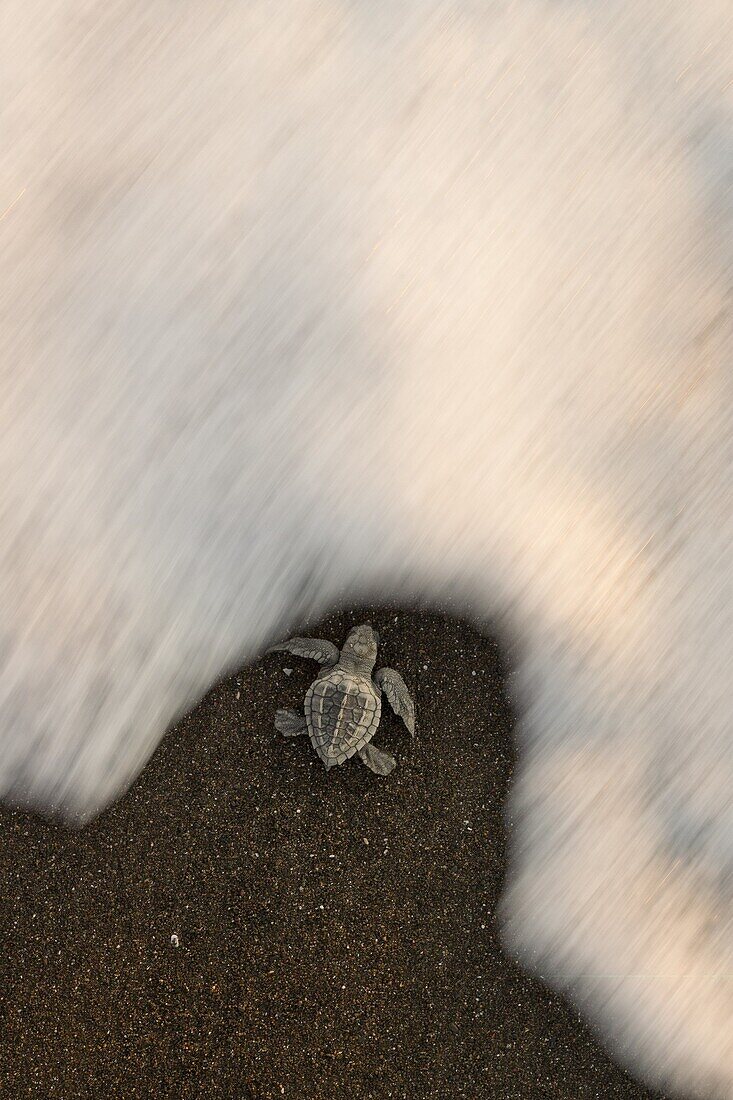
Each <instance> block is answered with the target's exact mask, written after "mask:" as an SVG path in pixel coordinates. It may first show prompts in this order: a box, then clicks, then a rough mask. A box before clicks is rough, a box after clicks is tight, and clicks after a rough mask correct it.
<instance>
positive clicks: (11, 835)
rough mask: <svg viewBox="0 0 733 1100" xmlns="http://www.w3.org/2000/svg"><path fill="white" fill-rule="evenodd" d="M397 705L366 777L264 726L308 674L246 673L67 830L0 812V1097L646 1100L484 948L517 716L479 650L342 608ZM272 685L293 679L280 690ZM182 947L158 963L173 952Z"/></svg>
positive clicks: (430, 628)
mask: <svg viewBox="0 0 733 1100" xmlns="http://www.w3.org/2000/svg"><path fill="white" fill-rule="evenodd" d="M364 619H370V620H371V622H372V623H373V624H374V626H375V627H376V628H377V629H378V630H379V631H380V633H381V638H382V645H381V648H380V661H379V663H380V664H392V665H394V666H395V667H396V668H398V669H399V670H400V671H401V672H402V673H403V675H404V677H405V679H406V680H407V682H408V684H409V686H410V687H411V688H412V689H413V691H414V694H415V696H416V701H417V715H418V732H417V736H416V738H415V739H414V741H412V742H411V741H410V738H409V735H408V734H407V732H406V730H405V729H404V727H403V726H402V724H401V723H400V722H399V721H398V720H397V719H396V718H395V717H394V716H393V715H392V713H391V711H389V709H388V708H387V712H386V713H385V714H384V717H383V719H382V724H381V727H380V731H379V735H378V738H377V739H375V740H376V743H377V744H378V745H379V746H380V747H383V748H385V749H388V750H389V751H391V752H392V753H394V755H395V756H396V757H397V758H398V761H399V767H398V769H397V770H396V771H395V772H394V774H393V775H392V776H390V777H389V778H386V779H380V778H378V777H375V776H373V775H372V774H371V773H370V772H368V771H367V770H366V769H365V768H364V767H363V765H361V764H360V763H359V762H358V761H356V760H355V761H352V762H351V763H349V764H346V765H345V766H344V767H342V768H337V769H334V770H333V771H332V772H331V773H330V774H326V772H325V770H324V769H323V767H322V765H321V764H320V763H319V762H318V760H317V758H316V757H315V755H314V754H313V752H312V751H311V749H310V746H309V743H308V742H307V740H305V739H300V738H298V739H294V740H291V741H287V740H284V739H283V738H281V737H280V736H279V735H278V734H276V732H275V730H274V728H273V724H272V723H273V715H274V712H275V710H276V709H277V707H279V706H293V707H297V706H299V705H300V703H301V702H302V699H303V696H304V694H305V691H306V688H307V686H308V684H309V683H310V681H311V679H312V678H313V675H314V672H315V670H316V666H314V665H313V664H312V663H311V662H306V661H301V660H298V659H297V658H294V657H290V656H289V655H287V654H276V655H272V656H268V657H266V658H264V659H263V660H262V661H261V662H260V663H259V664H258V665H256V666H253V667H251V668H248V669H246V670H245V671H244V672H242V673H241V674H240V675H239V676H238V677H234V678H232V679H230V680H228V681H226V682H224V683H222V684H220V685H218V686H217V687H216V688H215V689H214V690H212V691H211V692H210V694H209V695H208V696H207V697H206V699H204V701H203V702H202V703H201V705H200V706H199V707H198V709H197V710H196V711H195V712H194V713H193V714H192V715H191V716H190V717H188V718H186V719H185V720H184V721H182V722H181V723H180V724H179V725H178V726H177V727H176V729H174V730H172V731H171V732H170V733H169V735H168V736H167V737H166V739H165V741H164V743H163V744H162V745H161V747H160V748H159V750H158V752H157V753H156V755H155V757H154V758H153V760H152V762H151V763H150V765H149V766H148V767H147V769H146V770H145V772H144V774H143V776H142V777H141V779H140V780H139V782H138V783H137V784H136V786H135V787H134V789H133V790H132V791H131V792H130V793H129V794H128V795H127V796H126V797H125V798H123V799H122V800H121V801H120V802H119V803H118V804H117V805H116V806H114V807H113V808H112V809H111V810H109V811H108V812H107V813H105V814H104V815H103V816H102V817H101V818H100V819H99V820H98V821H97V822H95V823H94V824H92V825H91V826H88V827H87V828H86V829H84V830H83V831H81V832H77V833H74V832H71V831H67V830H64V829H60V828H59V827H55V826H52V825H49V824H47V823H45V822H43V821H41V820H39V819H38V818H36V817H33V816H31V815H27V814H23V813H19V812H10V811H7V810H6V811H2V812H0V827H1V828H2V854H1V856H0V891H1V894H0V897H1V899H2V910H1V916H0V936H1V937H2V939H1V940H0V944H1V945H2V960H1V962H0V1096H2V1097H3V1100H15V1098H16V1097H18V1098H20V1097H29V1098H30V1097H32V1098H39V1100H41V1098H42V1100H46V1098H48V1100H51V1098H64V1100H67V1098H69V1100H71V1098H74V1100H75V1098H77V1097H80V1098H81V1097H84V1098H86V1097H89V1098H96V1097H100V1098H102V1097H105V1098H107V1097H108V1098H113V1100H114V1098H124V1100H128V1098H136V1097H140V1098H144V1100H155V1098H166V1100H167V1098H171V1100H174V1098H175V1100H183V1098H188V1097H191V1098H194V1097H195V1098H199V1097H201V1098H207V1100H209V1098H211V1100H216V1098H222V1100H224V1098H225V1100H253V1098H256V1100H270V1098H273V1100H279V1098H280V1097H283V1096H284V1097H291V1098H296V1100H321V1098H324V1100H325V1098H328V1100H331V1098H342V1097H343V1098H352V1097H354V1098H359V1100H361V1098H365V1100H368V1098H374V1100H382V1098H387V1097H395V1098H406V1100H407V1098H410V1100H433V1098H435V1100H438V1098H440V1100H444V1098H458V1097H466V1098H470V1100H482V1098H494V1097H496V1098H501V1100H504V1098H506V1100H514V1098H516V1100H525V1098H526V1100H535V1098H540V1097H553V1098H558V1097H561V1098H565V1097H567V1098H568V1100H584V1098H595V1097H598V1098H603V1100H616V1098H628V1100H632V1098H633V1100H637V1098H642V1097H647V1098H648V1097H652V1096H654V1095H657V1094H653V1093H650V1092H649V1091H647V1090H646V1089H644V1088H642V1087H641V1086H640V1085H639V1084H638V1083H636V1082H634V1081H633V1080H632V1079H631V1078H630V1077H628V1076H627V1075H626V1074H625V1073H624V1072H623V1071H622V1070H621V1069H620V1068H618V1067H617V1066H616V1065H615V1064H614V1063H613V1062H612V1061H611V1060H610V1059H609V1057H608V1055H607V1054H605V1053H604V1051H603V1050H602V1048H601V1047H600V1045H599V1044H598V1043H597V1042H596V1041H595V1039H594V1038H593V1036H592V1034H591V1033H590V1031H589V1030H588V1029H587V1028H586V1027H585V1026H584V1025H583V1024H582V1023H581V1022H580V1020H579V1019H578V1017H577V1015H576V1014H575V1012H574V1011H573V1009H572V1008H571V1007H569V1005H568V1004H567V1003H566V1002H564V1001H563V1000H562V999H561V998H559V997H557V996H555V995H554V994H552V993H550V992H549V991H548V990H546V989H545V988H544V987H543V986H542V985H541V984H540V983H539V982H537V981H534V980H533V979H531V978H529V977H527V976H526V975H525V974H523V973H522V971H520V970H519V968H518V967H516V966H515V965H514V964H513V963H511V962H510V961H508V960H507V959H506V958H505V957H504V956H503V954H502V952H501V950H500V948H499V946H498V943H497V937H496V933H495V930H494V926H493V923H492V913H493V911H494V908H495V905H496V902H497V898H498V897H499V893H500V889H501V884H502V880H503V876H504V873H505V853H504V838H505V832H504V822H503V819H502V806H503V803H504V799H505V796H506V793H507V789H508V784H509V782H510V779H511V774H512V766H513V753H514V747H513V742H512V716H511V713H510V709H509V706H508V704H507V702H506V699H505V696H504V683H505V676H504V670H503V669H502V667H501V662H500V658H499V654H498V649H497V646H496V644H495V643H493V642H492V641H491V640H488V639H485V638H481V637H479V636H478V635H477V634H475V633H474V632H473V631H471V630H470V629H468V628H467V627H466V626H465V625H463V624H461V623H459V622H456V621H455V620H444V619H442V618H441V617H440V616H438V615H426V614H424V613H420V614H413V615H410V614H405V613H403V612H397V611H389V610H384V609H381V610H375V609H366V610H364V609H362V610H360V611H354V612H351V613H350V614H348V615H336V616H333V617H331V618H330V619H329V620H327V621H326V622H325V623H322V624H319V627H318V628H316V629H311V630H310V631H309V632H310V633H316V632H317V633H320V634H322V635H323V636H326V637H329V638H331V639H333V640H334V641H336V642H337V644H338V643H339V642H340V641H341V639H342V638H343V636H344V635H345V633H346V631H347V628H348V627H349V626H351V625H353V624H354V623H355V622H358V621H363V620H364ZM283 668H292V669H293V672H292V674H291V675H289V676H287V675H286V674H285V673H284V672H283ZM174 934H175V935H176V936H178V938H179V946H178V947H174V946H172V945H171V936H172V935H174Z"/></svg>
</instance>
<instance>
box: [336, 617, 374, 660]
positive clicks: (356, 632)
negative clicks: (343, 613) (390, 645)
mask: <svg viewBox="0 0 733 1100" xmlns="http://www.w3.org/2000/svg"><path fill="white" fill-rule="evenodd" d="M378 645H379V635H378V634H377V632H376V630H374V629H373V628H372V624H371V623H362V625H361V626H355V627H354V629H353V630H352V631H350V632H349V636H348V638H347V639H346V641H345V642H344V645H343V649H342V650H341V654H342V656H344V655H346V654H349V656H353V657H356V658H357V660H359V661H364V662H367V663H371V664H372V665H373V664H374V662H375V661H376V659H377V646H378Z"/></svg>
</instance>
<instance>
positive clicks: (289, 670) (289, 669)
mask: <svg viewBox="0 0 733 1100" xmlns="http://www.w3.org/2000/svg"><path fill="white" fill-rule="evenodd" d="M283 672H284V673H285V675H286V676H292V673H293V670H292V668H284V669H283Z"/></svg>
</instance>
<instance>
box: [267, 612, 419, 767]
mask: <svg viewBox="0 0 733 1100" xmlns="http://www.w3.org/2000/svg"><path fill="white" fill-rule="evenodd" d="M378 645H379V635H378V634H377V632H376V630H373V629H372V626H371V624H370V623H364V624H363V625H362V626H355V627H354V629H353V630H352V631H351V632H350V633H349V636H348V638H347V639H346V641H345V642H344V644H343V647H342V648H341V651H340V652H339V650H338V649H337V648H336V646H335V645H334V644H333V643H332V642H326V641H322V640H321V639H320V638H291V639H290V641H288V642H281V643H280V645H274V646H270V648H269V649H268V650H267V652H268V653H277V652H287V653H293V654H294V655H295V656H296V657H310V658H312V659H313V660H314V661H318V662H319V663H320V665H321V670H320V672H319V673H318V676H317V677H316V679H315V680H314V681H313V683H312V684H311V686H310V687H309V688H308V691H307V693H306V697H305V714H298V713H297V712H296V711H294V710H279V711H277V713H276V715H275V729H277V730H278V731H279V732H280V733H282V734H283V735H284V736H285V737H299V736H300V735H301V734H306V733H307V734H308V735H309V737H310V739H311V744H312V745H313V748H314V749H315V750H316V752H317V753H318V756H319V757H320V759H321V760H322V761H323V763H324V764H325V766H326V769H327V770H328V769H329V768H332V767H333V766H334V765H335V764H343V763H344V761H346V760H348V759H349V758H350V757H351V756H353V755H354V753H358V754H359V756H360V757H361V759H362V760H363V762H364V763H365V764H366V766H367V767H368V768H371V770H372V771H373V772H376V773H377V775H389V773H390V772H391V771H392V769H393V768H394V767H395V766H396V764H397V761H396V760H395V758H394V757H393V756H390V754H389V753H388V752H382V751H380V750H379V749H378V748H376V747H375V746H374V745H372V743H371V740H372V737H373V736H374V734H375V732H376V729H377V726H378V725H379V718H380V715H381V712H382V698H381V697H382V692H384V694H385V695H386V696H387V699H388V700H389V702H390V704H391V706H392V709H393V710H394V712H395V714H397V715H399V717H400V718H401V719H402V721H403V722H404V723H405V725H406V726H407V728H408V730H409V731H410V733H414V732H415V706H414V704H413V702H412V699H411V698H410V693H409V692H408V690H407V687H406V685H405V682H404V680H403V679H402V677H401V676H400V674H399V672H395V670H394V669H393V668H380V669H379V671H378V672H377V673H375V674H374V676H372V672H373V670H374V664H375V662H376V659H377V646H378Z"/></svg>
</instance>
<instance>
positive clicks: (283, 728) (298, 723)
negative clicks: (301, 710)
mask: <svg viewBox="0 0 733 1100" xmlns="http://www.w3.org/2000/svg"><path fill="white" fill-rule="evenodd" d="M275 729H276V730H277V731H278V733H281V734H282V735H283V737H300V736H301V735H302V734H304V733H307V732H308V723H307V722H306V720H305V715H304V714H298V713H297V711H294V710H278V711H276V713H275Z"/></svg>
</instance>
